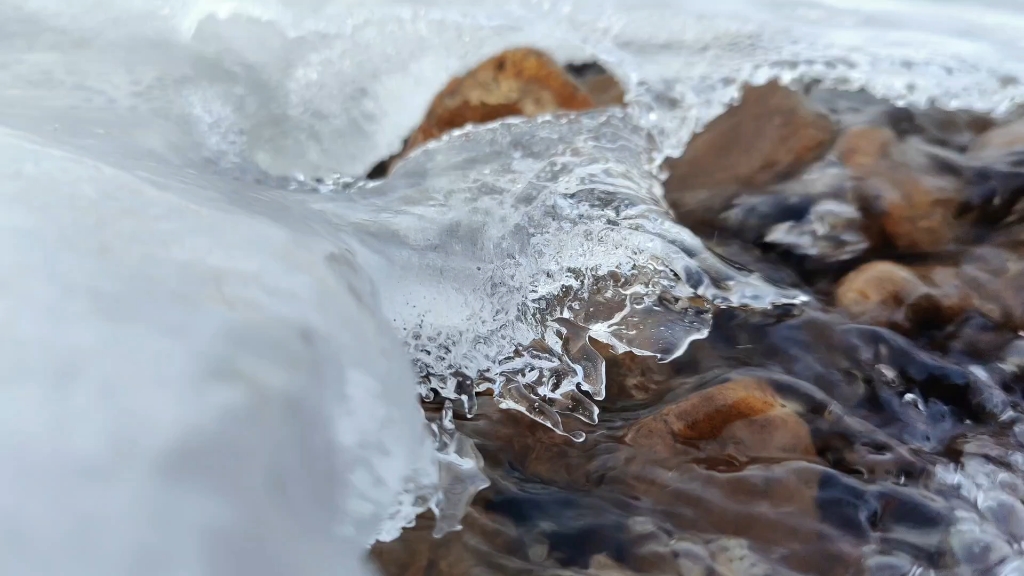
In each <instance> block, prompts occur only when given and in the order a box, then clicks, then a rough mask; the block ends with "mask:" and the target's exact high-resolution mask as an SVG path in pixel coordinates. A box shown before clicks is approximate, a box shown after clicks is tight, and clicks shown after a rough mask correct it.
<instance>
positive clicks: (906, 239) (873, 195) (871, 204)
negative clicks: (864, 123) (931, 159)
mask: <svg viewBox="0 0 1024 576" xmlns="http://www.w3.org/2000/svg"><path fill="white" fill-rule="evenodd" d="M864 158H865V157H863V156H861V157H860V158H859V159H864ZM861 178H862V180H861V183H860V186H859V188H858V191H857V197H858V201H859V204H860V205H861V212H862V214H863V215H864V217H865V219H866V220H867V221H868V226H869V236H873V237H874V238H873V240H874V243H875V244H876V246H877V245H891V246H892V247H894V248H895V249H897V250H899V251H901V252H909V253H921V252H936V251H939V250H942V249H944V248H946V247H948V246H949V244H950V243H951V242H952V241H953V240H954V238H955V237H956V236H957V225H956V219H955V215H956V213H957V211H958V209H959V206H960V191H959V190H958V188H957V183H955V182H953V181H951V180H950V179H947V178H943V177H940V176H936V175H932V174H927V173H922V172H916V171H914V170H911V169H910V168H908V167H906V166H904V165H900V164H898V163H896V162H884V161H883V162H879V163H877V164H876V165H875V166H873V167H870V168H865V169H864V170H863V172H862V175H861Z"/></svg>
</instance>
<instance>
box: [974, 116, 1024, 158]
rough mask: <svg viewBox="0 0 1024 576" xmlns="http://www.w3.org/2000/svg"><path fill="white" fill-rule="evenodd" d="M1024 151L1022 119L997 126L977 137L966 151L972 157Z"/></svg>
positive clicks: (1023, 122)
mask: <svg viewBox="0 0 1024 576" xmlns="http://www.w3.org/2000/svg"><path fill="white" fill-rule="evenodd" d="M1020 149H1024V119H1020V120H1015V121H1013V122H1009V123H1007V124H1003V125H1002V126H997V127H995V128H992V129H991V130H989V131H987V132H985V133H983V134H982V135H981V136H978V137H977V138H976V139H975V140H974V142H972V143H971V145H970V147H969V148H968V149H967V154H968V155H969V156H974V157H986V156H989V157H991V156H998V155H1000V154H1003V153H1006V152H1011V151H1013V150H1020Z"/></svg>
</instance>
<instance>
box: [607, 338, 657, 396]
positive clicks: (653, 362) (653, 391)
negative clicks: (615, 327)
mask: <svg viewBox="0 0 1024 576" xmlns="http://www.w3.org/2000/svg"><path fill="white" fill-rule="evenodd" d="M592 345H593V346H594V348H595V349H596V350H597V351H598V352H600V353H601V356H603V357H604V360H605V399H604V402H605V403H611V404H621V403H622V402H629V401H647V400H650V399H652V398H655V397H658V396H660V395H663V394H664V393H665V392H667V391H668V390H669V389H670V388H671V386H672V383H671V378H672V375H673V370H672V367H671V365H670V364H666V363H660V362H658V361H657V359H655V358H654V357H653V356H638V355H636V354H633V353H632V352H624V353H622V354H616V353H614V352H612V349H611V346H608V345H607V344H604V343H603V342H597V341H593V342H592Z"/></svg>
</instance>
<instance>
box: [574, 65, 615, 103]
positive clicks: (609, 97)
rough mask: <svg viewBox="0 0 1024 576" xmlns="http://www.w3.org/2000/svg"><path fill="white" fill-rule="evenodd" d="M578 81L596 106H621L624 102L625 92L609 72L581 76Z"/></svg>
mask: <svg viewBox="0 0 1024 576" xmlns="http://www.w3.org/2000/svg"><path fill="white" fill-rule="evenodd" d="M579 83H580V84H581V85H582V86H583V89H584V90H586V91H587V94H590V97H591V98H593V100H594V104H595V105H597V106H621V105H623V104H624V103H625V102H626V93H625V91H624V90H623V89H622V85H621V84H619V81H618V80H616V79H615V77H614V76H612V75H611V74H608V73H605V74H597V75H593V76H586V77H584V78H581V79H580V80H579Z"/></svg>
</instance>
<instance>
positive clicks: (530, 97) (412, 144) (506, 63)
mask: <svg viewBox="0 0 1024 576" xmlns="http://www.w3.org/2000/svg"><path fill="white" fill-rule="evenodd" d="M594 107H595V102H594V99H593V98H592V97H591V96H590V95H589V94H588V93H587V91H586V90H585V89H584V88H583V87H581V86H580V85H579V84H577V83H576V82H575V81H574V80H573V78H572V77H571V76H570V75H569V74H568V73H566V72H565V71H564V70H563V69H562V67H561V66H559V65H558V63H557V62H555V61H554V60H552V59H551V57H549V56H548V55H547V54H545V53H543V52H541V51H539V50H534V49H532V48H515V49H512V50H507V51H505V52H502V53H501V54H498V55H497V56H494V57H492V58H490V59H488V60H486V61H484V62H483V63H481V64H480V65H478V66H477V67H476V68H474V69H473V70H471V71H470V72H469V73H467V74H466V75H465V76H461V77H458V78H454V79H453V80H452V81H451V82H449V83H448V85H447V86H445V88H444V89H443V90H442V91H441V93H440V94H438V95H437V96H436V97H435V98H434V101H433V102H432V103H431V104H430V109H429V110H428V111H427V115H426V117H425V118H424V119H423V122H422V123H421V124H420V126H419V127H418V128H417V129H416V130H415V131H414V132H413V133H412V135H411V136H410V137H409V140H408V141H407V142H406V145H405V149H404V150H403V151H402V155H405V154H407V153H409V152H410V151H411V150H413V149H415V148H416V147H418V146H420V145H422V144H423V143H424V142H427V141H429V140H432V139H434V138H437V137H438V136H441V135H442V134H444V133H446V132H448V131H450V130H454V129H455V128H459V127H461V126H465V125H466V124H470V123H481V122H490V121H493V120H497V119H499V118H503V117H506V116H516V115H525V116H536V115H538V114H545V113H549V112H555V111H558V110H588V109H590V108H594Z"/></svg>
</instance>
